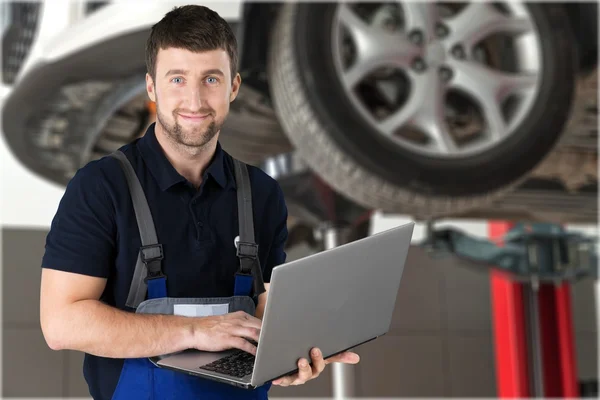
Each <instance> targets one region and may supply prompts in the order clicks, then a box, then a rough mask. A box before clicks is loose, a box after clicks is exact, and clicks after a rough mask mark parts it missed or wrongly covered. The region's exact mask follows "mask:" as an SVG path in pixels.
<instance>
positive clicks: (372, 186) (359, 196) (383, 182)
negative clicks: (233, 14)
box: [269, 3, 576, 217]
mask: <svg viewBox="0 0 600 400" xmlns="http://www.w3.org/2000/svg"><path fill="white" fill-rule="evenodd" d="M527 6H528V8H529V10H530V12H531V15H532V18H533V20H534V22H535V24H536V26H537V29H538V30H539V32H540V40H541V48H542V55H543V57H542V63H543V64H542V65H543V71H542V72H541V79H542V83H541V88H540V91H539V93H538V98H537V99H536V102H535V105H534V106H533V108H532V109H531V111H530V113H529V115H528V117H527V118H525V120H524V121H523V123H522V124H521V125H520V126H519V127H518V128H517V130H516V132H515V133H514V134H513V135H511V137H510V138H509V139H507V140H506V141H504V142H502V143H501V144H500V145H498V146H497V147H495V148H492V149H491V150H489V151H487V152H485V153H482V154H479V155H476V156H473V157H470V158H463V159H456V160H452V161H450V160H441V159H433V158H427V157H425V156H421V155H416V154H415V153H412V152H409V151H402V150H399V149H397V148H392V147H391V146H389V145H386V144H385V143H383V142H378V141H376V140H374V139H373V138H374V137H377V136H378V135H376V134H371V135H369V134H363V133H361V132H360V131H368V130H370V129H372V128H371V127H370V126H369V125H367V124H366V123H365V122H364V121H363V120H362V119H361V118H359V117H358V116H357V113H355V112H353V111H351V110H352V108H351V104H350V101H349V99H347V98H346V96H345V94H344V92H343V89H342V87H341V85H340V84H339V83H338V79H337V77H336V73H335V69H334V64H333V57H332V56H331V52H330V50H329V49H330V48H331V47H330V37H331V35H330V34H329V32H330V27H331V21H332V15H333V11H334V10H335V7H336V5H335V4H333V5H331V4H293V3H288V4H285V5H283V6H282V7H281V9H280V13H279V15H278V19H277V21H276V26H275V27H274V29H273V32H272V36H271V41H270V48H269V57H270V59H269V77H270V86H271V91H272V96H273V101H274V104H275V109H276V111H277V113H278V116H279V119H280V121H281V124H282V126H283V128H284V131H285V132H286V134H287V135H288V137H289V139H290V141H291V142H292V143H293V144H294V146H295V147H296V149H297V150H298V152H299V153H300V155H302V156H303V157H304V158H305V159H306V160H307V162H308V164H309V165H310V166H311V168H312V169H313V170H314V171H316V172H317V173H318V174H320V175H321V176H322V178H323V179H324V180H325V181H326V182H328V183H329V184H330V185H331V186H332V187H334V188H335V189H337V190H338V191H340V192H341V193H343V194H344V195H345V196H347V197H349V198H351V199H353V200H354V201H356V202H358V203H359V204H361V205H363V206H365V207H368V208H376V209H383V210H385V211H389V212H410V213H413V214H417V215H419V216H424V217H426V216H434V215H446V214H451V213H455V212H460V211H464V210H466V209H470V208H474V207H477V206H479V205H482V204H484V203H488V202H489V201H491V200H492V199H493V198H495V197H497V196H500V195H501V194H502V193H504V192H506V191H508V190H510V189H511V188H513V187H514V186H515V185H517V184H518V183H520V182H521V181H522V179H524V178H525V177H526V175H527V173H528V172H530V171H531V170H532V169H533V168H534V167H535V166H536V165H537V164H538V163H539V162H540V161H542V160H543V158H544V157H545V156H546V155H547V154H548V153H549V152H550V151H551V149H552V148H553V146H554V145H555V143H556V142H557V139H558V138H559V137H560V135H561V133H562V129H563V126H564V124H565V122H566V120H567V119H568V116H569V112H570V108H571V103H572V98H573V93H574V82H575V77H576V68H575V65H576V57H575V48H574V42H573V40H572V38H573V34H572V31H571V27H570V25H569V19H568V17H567V15H566V14H565V12H564V10H563V8H561V7H560V6H558V5H550V4H546V5H542V4H536V3H530V4H528V5H527ZM303 21H310V23H307V22H303Z"/></svg>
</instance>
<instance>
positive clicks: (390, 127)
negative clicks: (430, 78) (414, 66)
mask: <svg viewBox="0 0 600 400" xmlns="http://www.w3.org/2000/svg"><path fill="white" fill-rule="evenodd" d="M408 76H409V78H410V79H412V83H411V86H412V87H413V88H414V89H415V90H411V92H410V97H409V98H408V99H407V100H406V103H404V105H403V106H402V107H401V108H400V110H398V111H396V112H395V113H394V114H392V115H391V116H389V117H387V118H386V119H385V120H383V121H382V122H380V123H379V124H378V129H379V130H380V131H381V132H383V133H384V134H385V135H386V136H389V137H392V136H394V135H395V133H396V132H397V131H398V129H400V128H402V127H406V126H409V125H411V124H412V121H413V118H414V117H415V116H416V115H417V113H418V112H419V110H420V109H421V107H422V106H423V103H424V101H425V97H424V94H425V92H426V91H425V90H423V86H427V77H426V76H417V75H415V74H414V73H412V72H411V73H409V74H408Z"/></svg>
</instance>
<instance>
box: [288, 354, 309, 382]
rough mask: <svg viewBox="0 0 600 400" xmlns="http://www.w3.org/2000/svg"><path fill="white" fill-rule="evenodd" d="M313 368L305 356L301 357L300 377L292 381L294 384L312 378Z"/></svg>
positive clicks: (299, 364)
mask: <svg viewBox="0 0 600 400" xmlns="http://www.w3.org/2000/svg"><path fill="white" fill-rule="evenodd" d="M312 374H313V371H312V368H311V367H310V364H309V363H308V360H307V359H305V358H301V359H300V360H299V361H298V377H297V378H296V379H295V380H294V381H293V382H292V383H291V384H292V385H299V384H301V383H304V382H306V381H307V380H309V379H310V378H312Z"/></svg>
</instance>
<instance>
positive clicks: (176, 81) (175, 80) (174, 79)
mask: <svg viewBox="0 0 600 400" xmlns="http://www.w3.org/2000/svg"><path fill="white" fill-rule="evenodd" d="M178 80H179V81H178ZM171 82H173V83H183V78H181V77H179V78H173V79H171Z"/></svg>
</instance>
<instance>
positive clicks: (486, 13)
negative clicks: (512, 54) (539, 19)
mask: <svg viewBox="0 0 600 400" xmlns="http://www.w3.org/2000/svg"><path fill="white" fill-rule="evenodd" d="M447 24H448V27H449V28H450V37H449V41H450V42H452V43H461V44H463V45H465V46H466V47H467V48H469V49H470V48H471V47H473V46H474V45H476V44H477V43H478V42H479V41H480V40H482V39H485V38H486V37H488V36H490V35H492V34H494V33H509V34H523V33H527V32H530V31H531V30H532V29H533V25H532V23H531V21H530V20H529V19H527V18H523V17H515V18H511V17H508V16H506V15H504V14H502V13H501V12H500V11H498V10H496V9H495V8H494V7H493V6H492V5H491V4H490V3H488V2H472V3H469V4H468V5H467V6H466V7H465V9H464V10H463V11H462V12H461V13H460V14H458V16H456V17H455V18H452V19H450V20H448V21H447Z"/></svg>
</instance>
